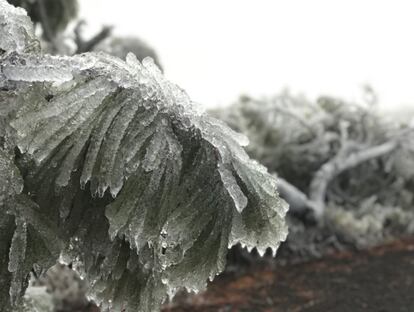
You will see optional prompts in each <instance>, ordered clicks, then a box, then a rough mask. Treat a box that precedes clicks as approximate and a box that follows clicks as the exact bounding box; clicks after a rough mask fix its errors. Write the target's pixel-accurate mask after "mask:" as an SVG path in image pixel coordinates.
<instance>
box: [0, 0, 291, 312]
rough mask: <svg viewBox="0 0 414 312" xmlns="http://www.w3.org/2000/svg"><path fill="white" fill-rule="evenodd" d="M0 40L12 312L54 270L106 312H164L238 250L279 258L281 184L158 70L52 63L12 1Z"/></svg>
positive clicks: (2, 16)
mask: <svg viewBox="0 0 414 312" xmlns="http://www.w3.org/2000/svg"><path fill="white" fill-rule="evenodd" d="M0 27H1V28H0V51H1V52H0V53H1V54H0V66H1V67H0V68H1V72H0V117H1V119H0V120H1V123H2V125H3V126H4V127H2V132H1V133H0V134H1V136H0V138H1V143H2V145H1V149H0V173H1V180H0V214H1V216H0V280H1V285H2V287H1V289H0V300H1V306H2V309H3V310H5V311H9V310H11V309H15V307H16V306H18V305H19V303H20V302H21V298H22V296H23V294H24V291H25V288H26V286H27V283H28V274H29V272H30V271H32V272H34V273H35V274H36V275H41V273H42V272H44V270H46V269H47V268H49V267H50V266H52V265H53V264H54V263H55V261H56V260H58V259H60V260H63V261H66V262H72V263H73V265H74V266H75V267H76V268H77V269H78V270H79V272H80V273H81V274H82V275H83V276H84V277H85V278H86V279H88V281H89V284H90V289H89V295H90V296H92V297H93V298H94V300H96V301H97V302H99V303H100V304H102V306H104V307H108V306H109V307H111V308H113V309H114V311H119V310H120V308H121V307H124V308H126V309H127V311H157V310H158V309H159V307H160V305H161V303H162V302H163V301H164V300H165V299H166V298H167V296H170V297H171V296H173V295H174V294H175V292H176V291H177V290H178V289H180V288H186V289H188V290H190V291H199V290H200V289H203V288H204V287H205V285H206V281H207V280H208V279H213V278H214V277H215V276H216V275H217V274H219V273H220V272H221V271H222V270H223V268H224V265H225V259H226V253H227V250H228V248H229V247H231V246H233V245H235V244H238V243H240V244H241V245H243V246H247V247H248V248H253V247H256V248H257V250H258V251H259V253H264V252H265V250H266V249H267V248H269V247H270V248H271V249H272V250H273V252H275V251H276V249H277V247H278V246H279V244H280V242H281V241H283V240H284V239H285V238H286V234H287V229H286V225H285V221H284V216H285V213H286V211H287V205H286V204H285V203H284V201H283V200H281V199H280V198H279V197H278V193H277V190H276V180H275V178H274V177H272V176H271V175H269V174H268V173H267V170H266V169H265V168H264V167H263V166H261V165H259V164H258V163H257V162H255V161H253V160H251V159H250V158H249V157H248V156H247V154H246V153H245V152H244V150H243V148H242V146H244V145H246V144H247V140H246V138H245V137H244V136H243V135H240V134H238V133H236V132H233V131H232V130H230V129H229V128H228V127H227V126H226V125H225V124H224V123H222V122H220V121H218V120H216V119H214V118H211V117H209V116H208V115H206V114H205V113H203V112H201V111H200V110H199V108H198V107H197V106H196V105H195V104H194V103H193V102H192V101H191V100H190V99H189V98H188V96H187V94H186V93H185V92H184V91H183V90H182V89H180V88H179V87H178V86H176V85H174V84H172V83H170V82H169V81H167V80H166V79H165V78H164V77H163V75H162V73H161V72H160V71H159V69H158V68H157V66H156V65H155V64H154V62H153V61H152V60H151V59H145V60H144V61H143V62H142V63H140V62H139V61H138V60H137V59H136V57H135V56H134V55H133V54H128V56H127V58H126V61H123V60H121V59H119V58H116V57H112V56H109V55H107V54H103V53H87V54H82V55H75V56H73V57H69V56H62V57H61V56H51V55H43V54H42V53H41V51H40V48H39V44H38V40H37V38H36V37H35V36H34V34H33V25H32V23H31V22H30V20H29V18H28V17H27V16H26V14H25V12H24V10H22V9H16V8H14V7H12V6H10V5H9V4H8V3H7V2H6V1H5V0H0ZM10 305H11V306H14V308H10Z"/></svg>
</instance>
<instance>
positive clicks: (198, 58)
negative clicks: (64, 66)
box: [80, 0, 414, 109]
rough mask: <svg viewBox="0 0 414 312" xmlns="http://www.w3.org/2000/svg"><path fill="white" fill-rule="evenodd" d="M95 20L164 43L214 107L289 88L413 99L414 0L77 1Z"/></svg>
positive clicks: (187, 81) (164, 51)
mask: <svg viewBox="0 0 414 312" xmlns="http://www.w3.org/2000/svg"><path fill="white" fill-rule="evenodd" d="M80 2H81V6H82V7H81V16H82V17H85V18H86V19H87V21H88V24H89V26H90V27H91V28H94V29H97V27H98V26H100V25H102V24H106V25H114V26H115V27H116V28H115V29H116V31H115V32H116V33H117V34H120V35H135V36H138V37H140V38H142V39H143V40H145V41H146V42H147V43H149V44H150V45H152V46H153V47H154V48H155V49H156V51H157V52H158V54H159V56H160V59H161V63H162V64H163V66H164V69H165V73H166V75H167V76H168V78H169V79H171V80H172V81H174V82H176V83H178V84H179V85H180V86H182V87H183V88H184V89H186V90H187V92H188V93H189V94H190V96H191V97H192V98H193V99H194V100H195V101H197V102H199V103H201V104H203V105H205V106H208V107H214V106H217V105H226V104H229V103H231V102H233V101H234V100H235V99H236V98H237V97H238V96H239V95H240V94H241V93H245V94H250V95H254V96H261V95H272V94H275V93H278V92H279V91H281V90H282V89H283V88H285V87H288V88H289V89H290V90H291V91H292V92H294V93H298V92H300V93H303V94H305V95H307V96H309V97H311V98H314V97H316V96H317V95H320V94H330V95H335V96H342V97H345V98H347V99H357V98H358V97H359V96H360V95H361V86H362V85H363V84H366V83H369V84H370V85H372V86H373V87H374V89H375V90H376V91H377V92H378V94H379V97H380V104H381V105H382V106H384V107H387V108H391V107H396V106H398V107H407V108H411V109H412V108H414V1H399V0H392V1H381V0H376V1H370V0H347V1H333V0H326V1H325V0H302V1H298V0H283V1H282V0H268V1H265V0H251V1H250V0H245V1H243V0H238V1H237V0H234V1H233V0H209V1H197V0H150V1H149V0H146V1H140V0H80Z"/></svg>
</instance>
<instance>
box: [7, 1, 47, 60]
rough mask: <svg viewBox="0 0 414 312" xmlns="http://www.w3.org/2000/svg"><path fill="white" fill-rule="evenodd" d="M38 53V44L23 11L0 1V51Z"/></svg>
mask: <svg viewBox="0 0 414 312" xmlns="http://www.w3.org/2000/svg"><path fill="white" fill-rule="evenodd" d="M1 50H3V51H5V52H18V53H21V52H27V51H38V50H39V42H38V40H37V39H36V37H35V35H34V31H33V24H32V22H31V21H30V18H29V17H28V16H27V13H26V11H25V10H23V9H21V8H15V7H14V6H12V5H10V4H8V3H7V2H6V1H0V51H1Z"/></svg>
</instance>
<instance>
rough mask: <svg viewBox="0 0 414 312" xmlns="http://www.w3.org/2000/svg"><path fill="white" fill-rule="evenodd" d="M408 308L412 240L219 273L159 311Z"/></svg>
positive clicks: (412, 301) (378, 311) (413, 279)
mask: <svg viewBox="0 0 414 312" xmlns="http://www.w3.org/2000/svg"><path fill="white" fill-rule="evenodd" d="M236 311H240V312H262V311H263V312H271V311H272V312H290V311H292V312H319V311H320V312H327V311H328V312H329V311H339V312H357V311H375V312H400V311H401V312H403V311H404V312H405V311H407V312H413V311H414V238H412V239H405V240H400V241H396V242H393V243H390V244H387V245H383V246H380V247H376V248H373V249H370V250H366V251H359V252H341V253H338V254H334V255H330V256H327V257H324V258H322V259H318V260H312V261H308V262H305V263H299V264H290V265H289V264H288V265H285V266H276V267H274V268H252V269H250V270H248V271H247V272H245V273H243V274H237V275H236V274H229V273H227V274H224V275H223V276H220V277H218V278H217V279H216V280H215V281H214V282H212V283H211V284H210V285H209V287H208V289H207V291H206V292H204V293H201V294H198V295H194V296H184V297H181V298H179V299H178V300H176V302H175V303H172V304H170V305H167V306H165V308H164V309H163V312H236Z"/></svg>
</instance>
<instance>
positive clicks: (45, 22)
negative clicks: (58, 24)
mask: <svg viewBox="0 0 414 312" xmlns="http://www.w3.org/2000/svg"><path fill="white" fill-rule="evenodd" d="M37 5H38V9H39V15H40V20H41V22H40V23H41V25H42V29H43V36H44V38H45V39H46V40H47V41H48V42H49V43H50V44H51V49H52V52H56V51H57V46H56V41H55V36H54V35H53V31H52V29H51V26H50V23H49V17H48V16H47V12H46V5H45V2H44V0H38V1H37Z"/></svg>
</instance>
